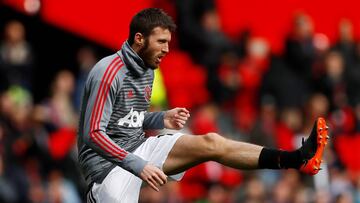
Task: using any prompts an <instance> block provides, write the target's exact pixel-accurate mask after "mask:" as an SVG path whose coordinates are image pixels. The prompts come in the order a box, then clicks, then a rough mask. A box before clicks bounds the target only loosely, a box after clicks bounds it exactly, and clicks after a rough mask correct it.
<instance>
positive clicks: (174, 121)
mask: <svg viewBox="0 0 360 203" xmlns="http://www.w3.org/2000/svg"><path fill="white" fill-rule="evenodd" d="M189 117H190V112H189V111H188V110H187V109H186V108H174V109H171V110H168V111H166V112H165V115H164V125H165V128H167V129H173V130H180V129H182V128H183V127H184V125H185V123H186V121H187V120H188V118H189Z"/></svg>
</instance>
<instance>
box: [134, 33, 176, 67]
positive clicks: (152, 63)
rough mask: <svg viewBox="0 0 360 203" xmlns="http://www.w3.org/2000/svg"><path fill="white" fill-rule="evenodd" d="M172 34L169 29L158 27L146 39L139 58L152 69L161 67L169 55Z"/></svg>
mask: <svg viewBox="0 0 360 203" xmlns="http://www.w3.org/2000/svg"><path fill="white" fill-rule="evenodd" d="M170 40H171V32H170V31H169V30H168V29H164V28H161V27H156V28H154V29H153V31H152V32H151V34H150V35H149V36H148V37H146V38H145V41H144V45H143V47H142V48H141V49H140V50H139V52H138V54H139V56H140V57H141V58H142V59H143V60H144V62H145V64H146V65H147V66H149V67H150V68H151V69H156V68H158V67H159V65H160V62H161V60H162V58H163V57H164V56H165V55H166V54H167V53H169V42H170Z"/></svg>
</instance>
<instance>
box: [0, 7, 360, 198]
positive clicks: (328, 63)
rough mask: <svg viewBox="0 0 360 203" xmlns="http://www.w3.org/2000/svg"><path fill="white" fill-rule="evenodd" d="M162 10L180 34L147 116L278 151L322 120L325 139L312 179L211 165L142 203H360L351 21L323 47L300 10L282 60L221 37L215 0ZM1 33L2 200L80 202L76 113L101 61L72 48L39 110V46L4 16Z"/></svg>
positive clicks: (247, 42)
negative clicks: (181, 111) (178, 111)
mask: <svg viewBox="0 0 360 203" xmlns="http://www.w3.org/2000/svg"><path fill="white" fill-rule="evenodd" d="M166 2H168V1H165V3H163V4H162V5H161V7H163V8H164V9H165V10H166V11H167V12H168V13H170V15H172V16H174V19H175V20H176V22H177V25H178V31H177V33H176V35H175V37H174V40H173V44H172V49H173V50H172V51H171V53H170V54H169V56H167V57H166V58H165V59H164V62H163V64H162V65H161V67H160V71H158V72H157V73H156V74H157V76H156V81H155V83H156V84H155V85H154V88H153V89H154V92H153V95H152V99H153V100H154V103H153V109H154V110H161V109H162V110H165V109H167V108H172V107H175V106H184V107H187V108H189V109H190V110H191V114H192V117H191V120H190V121H189V123H188V126H187V128H186V129H184V132H185V133H191V134H196V135H199V136H201V135H202V134H205V133H207V132H218V133H220V134H221V135H223V136H225V137H228V138H231V139H235V140H240V141H246V142H251V143H255V144H259V145H264V146H268V147H273V148H281V149H284V150H294V149H296V148H297V147H299V146H301V140H302V138H303V137H306V136H308V134H309V133H310V131H311V129H312V127H313V124H314V121H315V119H316V118H317V117H319V116H323V117H325V118H326V119H327V121H328V122H329V126H330V135H331V139H330V142H329V145H328V148H327V151H326V155H325V159H324V162H323V163H322V168H323V170H322V171H320V172H319V174H318V175H317V176H315V177H309V176H304V175H302V174H300V173H298V172H297V171H294V170H282V171H271V170H258V171H238V170H234V169H231V168H228V167H224V166H222V165H219V164H217V163H214V162H207V163H203V164H201V165H199V166H197V167H194V168H192V169H190V170H189V171H188V172H187V173H186V175H185V177H184V179H183V180H182V181H181V182H169V183H168V184H167V185H166V186H164V187H163V188H162V189H161V191H160V192H154V191H152V190H151V188H150V187H148V186H146V185H144V187H143V188H142V192H141V196H140V202H142V203H152V202H153V203H158V202H159V203H162V202H169V203H181V202H185V203H188V202H189V203H190V202H198V203H232V202H246V203H255V202H269V203H288V202H295V203H307V202H309V203H310V202H314V203H315V202H316V203H320V202H325V203H330V202H331V203H332V202H336V203H348V202H349V203H350V202H356V203H360V160H359V154H360V91H359V89H360V42H359V41H357V40H356V39H355V37H354V32H353V24H352V22H351V21H349V20H347V19H343V20H342V21H341V22H340V23H339V25H338V39H337V41H336V42H335V43H331V42H330V41H329V39H328V37H327V36H326V35H325V34H322V33H315V32H314V26H315V24H314V23H313V22H312V19H311V16H309V15H307V14H306V13H296V14H294V18H293V24H292V28H291V31H290V32H289V35H288V36H287V38H286V39H284V49H283V52H282V53H281V54H274V53H272V51H271V47H270V45H269V43H268V42H267V41H266V39H264V38H262V37H261V36H253V35H252V33H251V30H245V31H244V32H243V33H241V35H240V36H239V37H238V38H237V39H233V38H229V37H228V36H226V35H225V34H224V33H223V32H222V30H221V24H220V19H219V16H218V13H217V10H216V5H215V3H214V2H212V1H186V0H176V1H172V3H171V4H169V3H166ZM1 29H2V32H3V33H2V35H1V41H0V202H6V203H13V202H16V203H22V202H34V203H37V202H56V203H60V202H63V203H76V202H84V197H85V195H84V193H85V192H86V185H85V183H84V179H83V178H82V177H81V174H80V172H79V168H78V166H77V149H76V128H77V122H78V121H77V120H78V113H79V112H78V109H79V106H80V98H81V92H82V88H83V85H84V82H85V80H86V76H87V74H88V72H89V71H90V69H91V68H92V66H93V65H94V64H95V63H96V62H97V60H98V59H99V58H101V57H103V56H99V55H97V53H96V51H95V50H94V49H92V48H91V47H88V46H86V45H84V46H82V47H79V48H78V52H77V55H76V56H71V57H73V60H74V61H75V63H74V64H77V65H76V67H73V68H72V69H62V70H59V71H58V72H57V73H56V74H55V75H54V77H53V79H52V80H51V81H52V82H51V84H44V85H47V86H49V88H48V89H49V93H48V94H47V95H48V96H46V97H44V98H42V99H41V100H40V101H39V102H35V101H34V96H33V95H34V94H36V91H37V90H36V89H35V88H34V85H33V84H34V81H33V80H34V77H33V72H34V70H35V69H36V68H37V67H36V63H35V62H34V61H36V60H41V55H40V56H39V55H38V53H36V52H35V51H34V49H33V45H34V44H35V43H37V42H34V41H32V42H31V41H27V38H26V29H25V27H24V25H23V23H22V22H21V21H18V20H10V21H8V22H7V23H6V24H5V26H4V27H2V28H1ZM65 54H66V53H65ZM49 68H51V67H49ZM43 77H50V76H47V75H44V76H43ZM184 77H185V79H184ZM157 83H159V84H160V85H159V86H158V84H157ZM159 92H160V93H159ZM149 134H150V133H149Z"/></svg>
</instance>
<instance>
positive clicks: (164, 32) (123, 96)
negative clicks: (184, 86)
mask: <svg viewBox="0 0 360 203" xmlns="http://www.w3.org/2000/svg"><path fill="white" fill-rule="evenodd" d="M174 30H175V24H174V23H173V21H172V19H171V18H170V17H169V16H168V15H167V14H166V13H164V12H163V11H162V10H160V9H156V8H150V9H145V10H143V11H141V12H139V13H138V14H136V15H135V16H134V17H133V19H132V21H131V23H130V34H129V38H128V40H127V41H126V42H125V43H124V44H123V46H122V48H121V50H120V51H118V52H117V53H115V54H113V55H111V56H108V57H105V58H103V59H102V60H100V61H99V62H98V63H97V64H96V65H95V66H94V68H93V69H92V70H91V72H90V73H89V76H88V79H87V81H86V85H85V90H84V95H83V101H82V109H81V115H80V125H79V136H78V148H79V163H80V166H81V168H82V172H83V174H84V176H85V179H86V181H87V183H88V184H89V192H88V194H87V198H88V202H126V203H129V202H137V200H138V196H139V191H140V186H141V183H142V181H145V182H146V183H148V184H149V185H150V186H151V187H152V188H153V189H154V190H156V191H158V190H159V189H158V187H159V186H161V185H163V184H165V183H166V181H167V176H168V175H169V176H170V177H171V178H172V179H175V180H179V179H180V178H181V176H182V175H183V173H182V172H184V171H185V170H187V169H189V168H191V167H193V166H195V165H197V164H199V163H202V162H205V161H209V160H213V161H217V162H219V163H222V164H224V165H226V166H230V167H234V168H238V169H257V168H270V169H282V168H295V169H299V170H301V171H302V172H304V173H307V174H311V175H314V174H316V173H317V172H318V171H319V170H320V162H321V158H322V154H323V150H324V146H325V145H326V142H327V138H328V136H327V127H326V123H325V121H324V119H322V118H320V119H318V120H317V121H316V122H315V125H314V129H313V131H312V133H311V135H310V137H309V138H308V139H307V140H306V142H304V143H303V146H302V147H301V148H300V149H298V150H296V151H293V152H286V151H280V150H275V149H268V148H263V147H261V146H257V145H252V144H248V143H243V142H236V141H233V140H228V139H226V138H224V137H222V136H220V135H218V134H216V133H209V134H206V135H203V136H193V135H183V134H181V133H176V134H174V135H159V136H157V137H150V138H145V136H144V131H143V130H145V129H163V128H168V129H181V128H183V126H184V125H185V123H186V121H187V119H188V118H189V117H190V114H189V111H188V110H186V109H185V108H175V109H172V110H169V111H165V112H152V113H150V112H147V111H146V110H147V108H148V107H149V102H150V96H151V87H152V83H153V78H154V73H153V70H154V69H156V68H157V67H158V66H159V64H160V62H161V60H162V58H163V57H164V56H165V55H166V54H167V53H168V52H169V42H170V40H171V32H173V31H174ZM184 82H186V81H184Z"/></svg>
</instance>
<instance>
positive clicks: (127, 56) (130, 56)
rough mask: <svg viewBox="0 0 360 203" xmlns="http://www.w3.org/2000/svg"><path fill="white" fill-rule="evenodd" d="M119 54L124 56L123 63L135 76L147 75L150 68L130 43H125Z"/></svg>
mask: <svg viewBox="0 0 360 203" xmlns="http://www.w3.org/2000/svg"><path fill="white" fill-rule="evenodd" d="M118 54H121V55H122V56H123V61H124V63H125V65H126V67H127V68H128V69H129V71H130V72H131V73H133V74H134V75H135V76H137V77H140V76H142V75H144V74H145V73H146V71H147V70H148V68H147V67H146V66H145V63H144V61H143V60H142V59H141V58H140V56H139V55H138V54H137V53H136V52H135V51H134V50H133V49H132V48H131V46H130V44H129V43H128V41H125V42H124V44H123V45H122V47H121V49H120V50H119V51H118Z"/></svg>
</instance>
